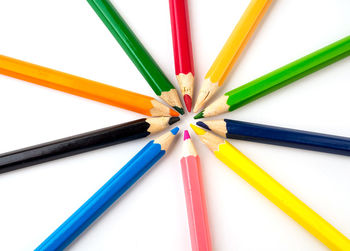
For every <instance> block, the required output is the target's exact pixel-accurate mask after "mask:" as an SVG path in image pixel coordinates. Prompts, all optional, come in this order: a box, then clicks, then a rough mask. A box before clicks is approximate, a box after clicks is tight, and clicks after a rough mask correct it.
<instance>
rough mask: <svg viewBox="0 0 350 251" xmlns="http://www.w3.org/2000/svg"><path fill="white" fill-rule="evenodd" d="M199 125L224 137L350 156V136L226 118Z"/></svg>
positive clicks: (199, 123)
mask: <svg viewBox="0 0 350 251" xmlns="http://www.w3.org/2000/svg"><path fill="white" fill-rule="evenodd" d="M197 125H199V126H201V127H203V128H206V129H208V130H211V131H213V132H214V133H216V134H219V135H221V136H223V137H225V138H230V139H241V140H247V141H254V142H259V143H265V144H272V145H279V146H287V147H294V148H299V149H305V150H313V151H320V152H326V153H334V154H341V155H347V156H350V138H346V137H341V136H335V135H328V134H322V133H317V132H308V131H301V130H295V129H290V128H282V127H277V126H270V125H261V124H255V123H249V122H243V121H237V120H230V119H223V120H210V121H204V122H197Z"/></svg>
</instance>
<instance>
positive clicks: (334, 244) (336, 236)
mask: <svg viewBox="0 0 350 251" xmlns="http://www.w3.org/2000/svg"><path fill="white" fill-rule="evenodd" d="M191 127H192V129H193V130H194V131H195V133H196V134H197V135H199V137H200V139H201V141H202V142H203V143H205V144H206V145H207V146H208V147H209V148H210V150H211V151H213V153H214V154H215V156H216V157H217V158H218V159H219V160H221V161H222V162H223V163H224V164H226V165H227V166H228V167H229V168H231V169H232V170H233V171H234V172H236V173H237V174H238V175H239V176H241V177H242V178H243V179H244V180H246V181H247V182H248V183H249V184H250V185H252V186H253V187H254V188H255V189H257V190H258V191H259V192H260V193H262V194H263V195H264V196H265V197H266V198H268V199H269V200H270V201H271V202H273V203H274V204H275V205H276V206H278V207H279V208H280V209H282V210H283V211H284V212H285V213H286V214H288V215H289V216H290V217H292V218H293V219H294V220H295V221H296V222H298V223H299V224H300V225H301V226H303V227H304V228H305V229H306V230H308V231H309V232H310V233H311V234H313V235H314V236H315V237H316V238H317V239H319V240H320V241H321V242H323V243H324V244H325V245H326V246H327V247H329V248H330V249H332V250H350V240H349V239H348V238H346V237H345V236H344V235H343V234H342V233H340V232H339V231H338V230H337V229H335V228H334V227H333V226H332V225H331V224H329V223H328V222H327V221H325V220H324V219H323V218H322V217H321V216H319V215H318V214H317V213H315V212H314V211H313V210H312V209H311V208H309V207H308V206H307V205H306V204H304V203H303V202H302V201H301V200H299V199H298V198H297V197H296V196H294V195H293V194H292V193H291V192H289V191H288V190H287V189H286V188H284V187H283V186H282V185H281V184H280V183H278V182H277V181H276V180H275V179H273V178H272V177H271V176H270V175H269V174H267V173H266V172H265V171H264V170H262V169H261V168H260V167H258V166H257V165H256V164H254V163H253V162H252V161H251V160H250V159H248V158H247V157H246V156H244V155H243V154H242V153H241V152H240V151H238V150H237V149H236V148H235V147H233V146H232V145H231V144H230V143H229V142H227V141H226V140H224V139H222V138H219V137H217V136H215V135H214V134H211V133H208V132H207V131H205V130H203V129H201V128H199V127H197V126H194V125H191Z"/></svg>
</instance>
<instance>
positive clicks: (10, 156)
mask: <svg viewBox="0 0 350 251" xmlns="http://www.w3.org/2000/svg"><path fill="white" fill-rule="evenodd" d="M179 120H180V119H179V117H156V118H144V119H138V120H135V121H131V122H127V123H123V124H120V125H115V126H111V127H107V128H102V129H99V130H95V131H92V132H86V133H83V134H79V135H74V136H71V137H68V138H63V139H58V140H55V141H51V142H47V143H43V144H40V145H35V146H30V147H27V148H23V149H19V150H15V151H11V152H8V153H3V154H0V173H5V172H9V171H14V170H17V169H20V168H24V167H28V166H32V165H37V164H41V163H45V162H48V161H51V160H56V159H60V158H64V157H68V156H73V155H76V154H79V153H84V152H88V151H92V150H96V149H100V148H103V147H108V146H112V145H116V144H120V143H123V142H127V141H130V140H134V139H139V138H143V137H146V136H148V135H150V134H151V133H156V132H159V131H161V130H163V129H165V128H167V127H168V126H170V125H172V124H173V123H175V122H177V121H179Z"/></svg>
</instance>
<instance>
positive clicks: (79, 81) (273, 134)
mask: <svg viewBox="0 0 350 251" xmlns="http://www.w3.org/2000/svg"><path fill="white" fill-rule="evenodd" d="M87 2H88V3H89V5H90V6H91V7H92V9H93V10H94V12H95V13H96V14H97V16H98V17H99V18H100V19H101V21H102V22H103V23H104V25H105V26H106V27H107V28H108V30H109V31H110V33H111V34H112V35H113V37H114V38H115V39H116V40H117V42H118V43H119V45H120V46H121V47H122V49H123V50H124V52H125V53H126V54H127V55H128V57H129V58H130V60H131V61H132V62H133V63H134V65H135V66H136V68H137V69H138V70H139V72H140V73H141V74H142V76H143V77H144V79H145V80H146V81H147V82H148V84H149V86H150V87H151V88H152V89H153V91H154V93H155V94H156V95H157V96H159V97H160V98H161V99H162V100H164V101H165V102H166V103H167V104H168V105H170V106H171V107H172V108H174V110H172V109H170V108H169V107H167V106H166V105H164V104H162V103H160V102H159V101H157V100H156V99H154V98H152V97H149V96H145V95H142V94H138V93H135V92H131V91H128V90H124V89H120V88H117V87H114V86H110V85H106V84H103V83H99V82H96V81H92V80H88V79H85V78H81V77H78V76H74V75H71V74H68V73H64V72H60V71H57V70H53V69H49V68H46V67H43V66H39V65H35V64H32V63H29V62H24V61H21V60H18V59H15V58H10V57H7V56H4V55H0V74H3V75H6V76H10V77H14V78H17V79H20V80H24V81H27V82H30V83H34V84H38V85H41V86H45V87H48V88H52V89H55V90H59V91H62V92H66V93H69V94H72V95H76V96H79V97H84V98H88V99H91V100H94V101H98V102H102V103H105V104H109V105H113V106H116V107H120V108H123V109H126V110H129V111H133V112H137V113H140V114H143V115H146V116H151V117H148V118H142V119H138V120H134V121H130V122H126V123H122V124H118V125H114V126H110V127H106V128H102V129H98V130H94V131H90V132H86V133H82V134H78V135H73V136H70V137H66V138H62V139H57V140H54V141H51V142H46V143H42V144H39V145H34V146H29V147H26V148H23V149H18V150H14V151H11V152H7V153H3V154H0V174H1V173H5V172H10V171H14V170H17V169H20V168H24V167H29V166H32V165H37V164H41V163H45V162H49V161H52V160H56V159H61V158H65V157H68V156H74V155H77V154H80V153H85V152H89V151H93V150H96V149H100V148H104V147H109V146H112V145H116V144H121V143H125V142H129V141H132V140H135V139H141V138H144V137H148V136H149V135H151V134H154V133H158V132H160V131H162V130H164V129H166V128H168V127H170V126H171V125H173V124H174V123H176V122H178V121H179V120H180V118H179V117H178V116H179V115H180V114H181V115H182V114H184V109H183V106H182V103H181V100H180V98H179V96H178V93H177V91H176V88H175V87H174V86H173V85H172V83H171V82H170V80H169V79H168V78H167V77H166V75H165V74H164V72H163V71H162V70H161V68H160V67H159V66H158V64H157V63H156V61H155V60H154V59H153V57H152V56H151V55H150V53H149V52H148V51H147V49H146V48H145V47H144V46H143V44H142V43H141V41H140V40H139V39H138V37H137V36H136V35H135V34H134V32H133V30H132V29H131V28H130V27H129V25H128V24H127V23H126V22H125V20H124V19H123V17H122V16H121V15H120V14H119V13H118V11H117V10H116V8H115V7H114V6H113V4H112V3H111V1H110V0H87ZM271 2H272V0H251V1H250V3H249V5H248V7H247V8H246V10H245V11H244V13H243V15H242V16H241V18H240V19H239V21H238V23H237V25H236V26H235V27H234V29H233V30H232V33H231V34H230V36H229V37H228V39H227V40H226V42H225V44H224V46H223V47H222V49H221V50H220V52H219V54H218V55H217V57H216V59H215V61H214V62H213V63H212V65H211V67H210V69H209V70H208V72H207V74H206V75H205V77H204V80H203V82H202V86H201V88H200V90H199V93H198V97H197V100H196V102H195V105H194V108H193V111H194V112H196V113H197V112H199V111H200V110H202V109H203V108H204V110H202V111H201V112H199V113H198V114H197V115H195V116H194V118H195V119H200V118H206V117H211V116H216V115H219V114H222V113H225V112H229V111H233V110H235V109H237V108H239V107H241V106H244V105H246V104H248V103H250V102H252V101H254V100H256V99H258V98H260V97H263V96H265V95H267V94H269V93H271V92H273V91H276V90H278V89H280V88H282V87H284V86H286V85H288V84H290V83H293V82H294V81H297V80H298V79H301V78H303V77H304V76H307V75H309V74H311V73H313V72H316V71H318V70H320V69H322V68H324V67H326V66H328V65H330V64H332V63H334V62H337V61H338V60H341V59H343V58H345V57H347V56H349V55H350V36H347V37H345V38H343V39H340V40H338V41H336V42H334V43H332V44H330V45H328V46H325V47H323V48H321V49H319V50H317V51H314V52H313V53H310V54H308V55H306V56H304V57H302V58H299V59H297V60H295V61H293V62H291V63H289V64H287V65H285V66H283V67H280V68H278V69H276V70H274V71H272V72H270V73H268V74H265V75H263V76H261V77H259V78H257V79H255V80H252V81H250V82H248V83H246V84H244V85H242V86H240V87H238V88H235V89H233V90H231V91H228V92H226V93H225V94H224V95H223V96H221V97H220V98H218V99H216V100H215V101H214V102H213V103H211V104H210V105H208V106H207V107H204V105H206V103H207V102H208V101H209V100H210V99H211V98H212V97H213V96H214V94H215V93H216V92H217V91H218V90H219V89H220V87H221V86H222V85H223V84H224V82H225V80H226V78H227V76H228V75H229V73H230V71H231V69H232V68H233V66H234V65H235V64H236V62H237V60H238V58H239V57H240V55H241V53H242V51H243V50H244V48H245V47H246V45H247V43H248V41H249V40H250V38H251V36H252V35H253V33H254V31H255V29H256V28H257V26H258V25H259V23H260V21H261V20H262V18H263V16H264V15H265V13H266V12H267V10H268V8H269V6H270V5H271ZM169 9H170V24H171V32H172V42H173V54H174V65H175V74H176V79H177V82H178V84H179V86H180V90H181V94H182V96H183V100H184V103H185V106H186V108H187V111H188V112H191V109H192V103H193V100H192V99H193V93H194V75H195V73H194V72H195V71H194V63H193V51H192V42H191V31H190V16H189V9H188V0H169ZM197 125H198V126H200V127H202V128H204V129H207V130H210V131H212V132H214V133H215V134H218V135H220V136H221V137H224V138H227V139H239V140H246V141H252V142H259V143H266V144H272V145H278V146H286V147H294V148H299V149H306V150H313V151H320V152H326V153H333V154H340V155H346V156H350V138H346V137H340V136H335V135H327V134H321V133H316V132H309V131H302V130H296V129H291V128H282V127H277V126H270V125H263V124H257V123H250V122H244V121H237V120H230V119H221V120H210V121H199V122H197ZM190 126H191V127H192V129H193V131H194V132H195V133H196V134H197V135H198V137H199V138H200V140H201V141H202V142H203V143H204V144H205V145H206V146H207V147H208V148H209V149H210V150H211V151H212V152H213V153H214V155H215V157H216V158H217V159H218V160H220V161H221V162H223V163H224V164H225V165H226V166H228V167H229V168H230V169H231V170H233V171H234V172H235V173H236V174H238V175H239V176H240V177H241V178H243V179H244V180H245V181H246V182H247V183H248V184H250V185H251V186H252V187H254V188H255V189H256V190H257V191H258V192H260V193H261V194H262V195H264V196H265V197H266V198H267V199H268V200H270V201H271V202H272V203H274V204H275V205H276V206H277V207H279V208H280V209H281V210H282V211H283V212H284V213H286V214H287V215H288V216H290V217H291V218H292V219H293V220H295V221H296V222H297V223H299V224H300V225H301V226H302V227H304V228H305V229H306V230H307V231H309V232H310V233H311V234H312V235H314V236H315V237H316V238H317V239H318V240H320V241H321V242H322V243H323V244H324V245H325V246H327V247H328V248H330V249H332V250H350V240H349V239H348V238H347V237H346V236H345V235H343V234H342V233H341V232H339V231H338V230H337V229H336V228H335V227H333V226H332V225H331V224H330V223H328V222H327V221H326V220H325V219H323V218H322V217H321V216H319V215H318V214H317V213H316V212H315V211H313V210H312V209H311V208H310V207H309V206H307V205H306V204H305V203H304V202H302V201H301V200H300V199H298V198H297V197H296V196H295V195H294V194H292V193H291V192H290V191H288V190H287V189H286V188H285V187H284V186H282V185H281V184H280V183H279V182H278V181H276V180H275V179H274V178H273V177H271V176H270V175H269V174H268V173H266V172H265V171H264V170H263V169H261V168H260V167H258V166H257V165H256V164H255V163H254V162H253V161H251V160H250V159H249V158H248V157H246V156H245V155H244V154H243V153H241V152H240V151H239V150H238V149H236V148H235V147H234V146H233V145H231V144H230V143H229V142H228V141H227V140H225V139H223V138H220V137H218V136H216V135H214V134H212V133H211V132H208V131H206V130H204V129H202V128H200V127H197V126H195V125H190ZM178 132H179V128H178V127H175V128H173V129H171V130H170V131H168V132H166V133H164V134H162V135H161V136H159V137H158V138H156V139H154V140H151V141H149V142H148V143H147V144H146V145H145V146H144V147H143V148H142V149H141V150H140V151H139V152H137V153H136V154H135V155H134V157H132V159H131V160H129V161H128V162H127V163H126V164H125V165H124V166H123V167H122V168H121V169H120V170H119V171H118V172H117V173H116V174H115V175H114V176H112V177H111V178H110V179H109V180H108V181H107V182H106V183H105V184H104V185H103V186H102V187H101V188H100V189H99V190H98V191H97V192H96V193H94V194H93V195H92V196H91V197H90V198H89V199H88V200H87V201H86V202H85V203H84V204H83V205H82V206H81V207H80V208H78V209H77V210H76V211H75V212H74V213H73V214H72V215H71V216H70V217H69V218H68V219H67V220H66V221H64V222H63V223H62V224H61V225H60V226H59V227H58V228H57V229H56V230H55V231H54V232H53V233H52V234H51V235H49V236H48V237H47V238H46V239H45V240H44V241H43V242H42V243H41V244H40V245H39V246H38V247H37V248H36V249H35V250H40V251H51V250H63V249H65V248H66V247H68V246H69V245H70V244H71V243H72V242H74V241H75V239H76V238H78V236H79V235H80V234H82V233H83V232H84V231H85V230H86V229H87V228H88V227H89V226H90V225H92V224H93V223H94V221H95V220H96V219H98V218H99V217H100V216H101V215H102V214H103V213H104V212H105V211H106V210H107V209H108V208H109V207H110V206H111V205H112V204H113V203H115V202H116V201H117V200H118V199H119V198H120V197H121V196H123V195H124V194H125V193H126V192H127V191H128V189H129V188H130V187H132V186H133V185H134V184H135V183H136V182H137V181H138V180H139V179H140V178H141V177H142V176H143V175H144V174H145V173H146V172H148V171H149V170H150V169H151V167H152V166H153V165H154V164H156V163H157V162H158V161H159V160H160V159H161V158H162V157H163V156H164V155H165V154H166V153H167V152H168V151H169V149H170V147H171V145H172V143H173V141H174V139H175V137H176V135H177V134H178ZM183 147H184V152H183V155H182V156H181V158H179V160H180V165H181V172H182V179H183V185H184V195H185V201H186V208H187V218H188V226H189V230H190V231H189V232H190V239H191V246H192V251H211V250H212V241H211V233H210V229H209V223H208V212H207V208H206V199H205V194H204V183H203V180H202V169H201V163H200V158H199V155H198V154H197V151H196V149H195V147H194V145H193V143H192V140H191V137H190V135H189V133H188V131H187V130H185V131H184V139H183ZM11 209H12V208H11Z"/></svg>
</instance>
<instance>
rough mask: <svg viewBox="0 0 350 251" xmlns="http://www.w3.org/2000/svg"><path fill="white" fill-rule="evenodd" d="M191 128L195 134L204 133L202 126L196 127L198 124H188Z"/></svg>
mask: <svg viewBox="0 0 350 251" xmlns="http://www.w3.org/2000/svg"><path fill="white" fill-rule="evenodd" d="M190 126H191V128H192V130H193V131H194V132H195V133H196V134H197V135H203V134H205V133H206V131H205V130H203V129H202V128H200V127H198V126H195V125H193V124H190Z"/></svg>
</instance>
